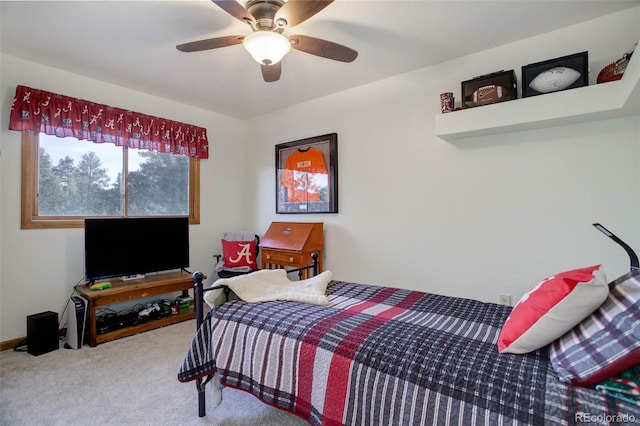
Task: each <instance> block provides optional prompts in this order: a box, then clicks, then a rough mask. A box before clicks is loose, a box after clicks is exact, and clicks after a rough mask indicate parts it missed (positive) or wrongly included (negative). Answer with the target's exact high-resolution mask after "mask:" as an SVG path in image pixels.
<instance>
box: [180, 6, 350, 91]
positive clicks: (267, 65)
mask: <svg viewBox="0 0 640 426" xmlns="http://www.w3.org/2000/svg"><path fill="white" fill-rule="evenodd" d="M211 1H212V2H213V3H215V4H216V5H217V6H219V7H220V8H221V9H222V10H224V11H225V12H227V13H228V14H229V15H231V16H233V17H234V18H236V19H238V20H240V21H242V22H244V23H246V24H248V25H249V26H250V27H251V29H252V30H253V32H252V33H251V34H249V35H247V36H244V35H231V36H224V37H214V38H208V39H204V40H198V41H192V42H190V43H184V44H179V45H177V46H176V49H178V50H180V51H181V52H199V51H202V50H210V49H218V48H220V47H226V46H233V45H235V44H240V43H242V44H243V45H244V48H245V49H246V50H247V51H248V52H249V53H250V54H251V56H252V57H253V59H255V60H256V61H257V62H258V63H259V64H260V67H261V69H262V77H263V78H264V81H266V82H273V81H278V80H279V79H280V74H281V72H282V65H281V63H280V60H281V59H282V58H283V57H284V56H285V55H286V54H287V53H289V50H291V48H294V49H296V50H300V51H302V52H306V53H310V54H312V55H316V56H320V57H323V58H327V59H332V60H334V61H341V62H353V61H354V60H355V59H356V57H357V56H358V52H356V51H355V50H353V49H350V48H348V47H346V46H343V45H341V44H337V43H333V42H331V41H327V40H322V39H319V38H315V37H310V36H305V35H291V36H288V37H285V36H284V35H282V33H283V32H284V31H285V30H286V29H288V28H291V27H294V26H296V25H298V24H300V23H302V22H304V21H306V20H307V19H309V18H311V17H312V16H313V15H315V14H316V13H318V12H320V11H321V10H322V9H324V8H325V7H327V6H328V5H329V4H331V3H332V2H333V0H288V1H286V0H249V1H247V4H246V7H242V5H240V3H238V2H237V1H236V0H211Z"/></svg>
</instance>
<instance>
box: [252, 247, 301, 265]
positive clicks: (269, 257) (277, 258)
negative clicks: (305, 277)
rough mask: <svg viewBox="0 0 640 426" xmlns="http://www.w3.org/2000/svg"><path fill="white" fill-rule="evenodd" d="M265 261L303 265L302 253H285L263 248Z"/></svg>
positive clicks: (277, 263) (276, 263)
mask: <svg viewBox="0 0 640 426" xmlns="http://www.w3.org/2000/svg"><path fill="white" fill-rule="evenodd" d="M262 255H263V256H264V261H265V263H270V264H275V265H292V266H302V253H283V252H277V251H271V250H263V251H262Z"/></svg>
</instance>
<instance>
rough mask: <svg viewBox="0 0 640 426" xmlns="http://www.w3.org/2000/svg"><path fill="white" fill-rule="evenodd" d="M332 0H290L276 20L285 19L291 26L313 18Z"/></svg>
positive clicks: (283, 6)
mask: <svg viewBox="0 0 640 426" xmlns="http://www.w3.org/2000/svg"><path fill="white" fill-rule="evenodd" d="M332 2H333V0H289V1H287V2H286V3H285V4H284V5H282V7H281V8H280V10H278V12H277V13H276V16H275V19H274V21H276V22H277V21H278V19H285V20H286V21H287V27H289V28H291V27H293V26H294V25H298V24H300V23H302V22H304V21H306V20H307V19H309V18H311V17H312V16H313V15H315V14H316V13H318V12H320V11H321V10H322V9H324V8H325V7H327V6H329V5H330V4H331V3H332Z"/></svg>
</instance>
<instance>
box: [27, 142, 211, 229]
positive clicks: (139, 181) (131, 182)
mask: <svg viewBox="0 0 640 426" xmlns="http://www.w3.org/2000/svg"><path fill="white" fill-rule="evenodd" d="M199 198H200V163H199V159H197V158H190V157H187V156H183V155H176V154H165V153H158V152H154V151H147V150H137V149H129V148H126V147H118V146H116V145H114V144H111V143H92V142H88V141H84V140H78V139H75V138H73V137H66V138H58V137H55V136H49V135H46V134H44V133H35V132H30V131H23V132H22V218H21V221H22V228H23V229H29V228H75V227H83V226H84V218H85V217H87V216H92V217H96V216H117V217H123V216H158V215H168V216H189V219H190V220H189V222H190V223H199V222H200V211H199V210H200V203H199Z"/></svg>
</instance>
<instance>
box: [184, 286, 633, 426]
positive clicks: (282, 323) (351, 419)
mask: <svg viewBox="0 0 640 426" xmlns="http://www.w3.org/2000/svg"><path fill="white" fill-rule="evenodd" d="M327 295H328V297H329V299H330V301H331V303H330V305H329V306H328V307H326V306H316V305H310V304H303V303H295V302H265V303H255V304H250V303H245V302H242V301H239V300H235V301H231V302H227V303H225V304H224V305H222V306H220V307H217V308H216V309H214V310H213V311H212V312H211V313H210V314H209V316H208V317H207V320H206V321H205V323H204V324H203V326H202V327H200V329H199V330H198V332H197V334H196V337H195V338H194V340H193V343H192V346H191V348H190V350H189V352H188V353H187V355H186V357H185V360H184V363H183V365H182V367H181V369H180V371H179V373H178V379H179V380H180V381H183V382H185V381H190V380H194V379H196V378H200V377H204V376H207V375H210V374H212V373H213V372H215V371H217V372H218V373H219V374H220V376H221V381H222V384H224V385H226V386H231V387H235V388H239V389H243V390H245V391H248V392H251V393H252V394H254V395H255V396H257V397H258V398H259V399H261V400H262V401H264V402H266V403H268V404H271V405H274V406H276V407H279V408H282V409H284V410H287V411H290V412H292V413H295V414H297V415H299V416H300V417H302V418H304V419H307V420H309V421H310V422H311V423H312V424H315V425H320V424H323V425H339V424H348V425H385V426H387V425H432V424H433V425H435V424H438V425H440V424H459V425H469V424H474V425H498V424H534V425H542V424H545V425H546V424H576V423H579V424H590V423H591V424H598V423H602V424H606V423H607V421H606V420H609V421H611V419H613V420H616V419H623V420H624V418H623V417H615V416H624V415H626V416H627V419H628V418H629V417H628V416H632V417H631V419H630V420H632V421H631V423H633V420H634V419H635V421H640V408H639V407H634V406H632V405H630V404H626V403H624V402H623V401H620V400H616V399H613V398H610V397H607V396H605V395H603V394H601V393H599V392H597V391H595V390H593V389H590V388H577V387H571V386H568V385H566V384H564V383H561V382H559V381H558V379H557V376H556V375H555V373H554V372H553V370H552V369H551V366H550V363H549V357H548V354H547V351H546V348H545V349H544V350H539V351H536V352H534V353H530V354H526V355H513V354H499V353H498V351H497V345H496V342H497V339H498V334H499V333H500V327H501V326H502V324H503V323H504V321H505V320H506V318H507V316H508V314H509V312H510V310H511V308H509V307H505V306H501V305H496V304H491V303H482V302H479V301H476V300H470V299H462V298H452V297H447V296H441V295H435V294H427V293H422V292H417V291H410V290H403V289H396V288H389V287H377V286H368V285H361V284H352V283H345V282H339V281H332V282H331V283H330V284H329V286H328V289H327ZM607 416H609V417H607ZM612 416H614V417H612ZM603 420H604V421H603Z"/></svg>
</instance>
